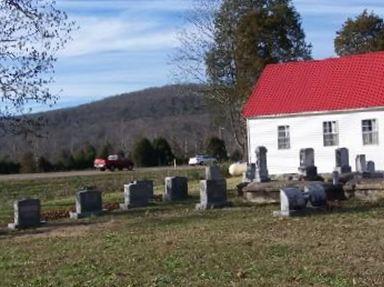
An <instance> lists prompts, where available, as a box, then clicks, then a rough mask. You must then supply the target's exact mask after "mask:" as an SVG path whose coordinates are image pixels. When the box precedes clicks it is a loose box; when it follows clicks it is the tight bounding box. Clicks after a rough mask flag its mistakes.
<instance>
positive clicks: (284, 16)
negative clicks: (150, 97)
mask: <svg viewBox="0 0 384 287" xmlns="http://www.w3.org/2000/svg"><path fill="white" fill-rule="evenodd" d="M203 2H204V3H205V4H206V5H200V6H199V7H198V9H199V13H196V14H194V15H200V16H196V17H197V19H196V18H194V19H193V20H192V21H191V25H192V27H193V28H194V29H195V30H194V31H198V32H194V33H193V32H192V34H187V36H186V37H185V38H184V39H180V40H181V42H182V43H183V47H185V48H188V47H189V48H190V51H188V50H186V51H182V54H181V56H180V57H179V58H180V59H197V60H195V61H193V60H192V61H189V62H188V60H187V61H186V63H185V65H180V64H178V67H179V69H181V70H184V71H188V72H189V73H193V72H194V71H195V69H196V68H195V67H198V65H196V64H199V59H200V55H204V56H203V57H204V62H205V67H206V69H205V71H206V75H205V77H203V78H204V79H206V81H205V82H203V83H204V84H205V85H204V87H206V89H205V91H204V92H205V94H206V96H207V99H208V100H209V102H210V103H212V106H214V107H215V109H216V110H218V111H219V115H220V116H224V118H225V120H226V121H227V123H228V124H229V125H230V128H231V131H232V132H233V135H234V140H235V142H236V144H237V145H238V148H239V150H240V151H241V152H242V153H243V154H245V150H246V145H247V142H246V129H245V120H244V118H243V117H242V108H243V106H244V103H245V101H246V99H247V98H248V96H249V94H250V92H251V89H252V87H253V86H254V84H255V82H256V81H257V80H258V78H259V76H260V74H261V72H262V71H263V69H264V68H265V66H266V65H267V64H270V63H281V62H288V61H298V60H305V59H310V58H311V46H310V45H308V44H307V43H306V41H305V34H304V31H303V29H302V27H301V18H300V15H299V14H298V12H297V11H296V9H295V7H294V6H293V4H292V1H291V0H222V1H219V4H218V5H216V2H218V1H213V0H206V1H203ZM210 2H215V3H214V4H215V5H209V3H210ZM204 7H207V11H201V10H202V9H204ZM212 9H213V10H214V13H211V11H212ZM199 17H200V18H199ZM205 19H208V20H207V21H205ZM211 19H213V20H211ZM206 22H208V23H206ZM211 22H212V24H210V23H211ZM199 37H200V38H199ZM207 37H211V38H210V40H211V41H210V42H208V43H207V41H206V40H205V39H206V38H207ZM188 42H190V43H192V44H189V45H188V44H185V43H188ZM193 43H197V45H194V44H193ZM196 46H197V47H196ZM196 48H197V49H196ZM184 50H185V49H184ZM201 78H202V77H199V79H201Z"/></svg>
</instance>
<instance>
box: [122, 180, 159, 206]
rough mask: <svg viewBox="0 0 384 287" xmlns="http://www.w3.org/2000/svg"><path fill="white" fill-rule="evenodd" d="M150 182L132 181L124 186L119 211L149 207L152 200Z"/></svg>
mask: <svg viewBox="0 0 384 287" xmlns="http://www.w3.org/2000/svg"><path fill="white" fill-rule="evenodd" d="M153 195H154V191H153V182H152V181H146V180H144V181H134V182H131V183H129V184H125V185H124V203H122V204H120V209H123V210H126V209H129V208H133V207H144V206H147V205H149V202H150V201H151V200H152V199H153Z"/></svg>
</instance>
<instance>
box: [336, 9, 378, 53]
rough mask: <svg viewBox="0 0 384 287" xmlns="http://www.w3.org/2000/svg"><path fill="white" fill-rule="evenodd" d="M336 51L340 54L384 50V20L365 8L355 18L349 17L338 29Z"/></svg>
mask: <svg viewBox="0 0 384 287" xmlns="http://www.w3.org/2000/svg"><path fill="white" fill-rule="evenodd" d="M336 34H337V36H336V38H335V51H336V53H337V55H339V56H346V55H354V54H362V53H367V52H376V51H383V50H384V22H383V19H382V18H381V17H379V16H378V15H376V14H374V13H373V12H372V13H368V12H367V10H365V11H364V12H363V13H362V14H360V15H359V16H357V17H356V18H355V19H351V18H349V19H348V20H347V21H346V22H345V23H344V25H343V27H342V28H341V29H340V30H339V31H337V33H336Z"/></svg>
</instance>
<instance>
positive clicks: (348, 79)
mask: <svg viewBox="0 0 384 287" xmlns="http://www.w3.org/2000/svg"><path fill="white" fill-rule="evenodd" d="M383 106H384V52H376V53H368V54H362V55H357V56H347V57H342V58H333V59H326V60H321V61H307V62H292V63H286V64H275V65H269V66H267V67H266V68H265V70H264V72H263V74H262V75H261V77H260V79H259V81H258V83H257V84H256V86H255V88H254V90H253V92H252V94H251V96H250V98H249V99H248V102H247V103H246V104H245V106H244V109H243V115H244V116H245V117H247V118H251V117H260V116H271V115H285V114H296V113H305V112H326V111H336V110H337V111H339V110H351V109H362V108H372V107H383Z"/></svg>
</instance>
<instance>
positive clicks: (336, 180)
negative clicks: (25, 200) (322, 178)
mask: <svg viewBox="0 0 384 287" xmlns="http://www.w3.org/2000/svg"><path fill="white" fill-rule="evenodd" d="M332 184H333V185H338V184H340V174H339V172H338V171H336V170H335V171H334V172H332Z"/></svg>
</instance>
